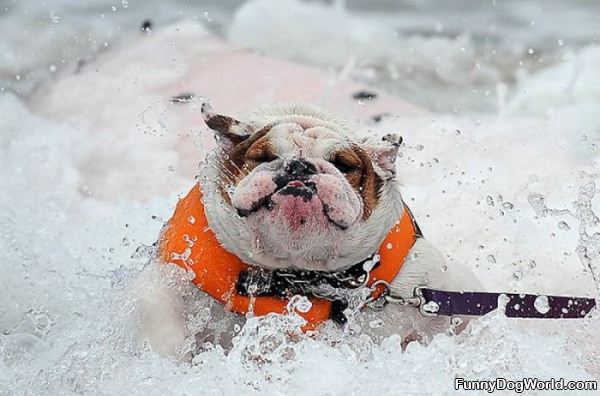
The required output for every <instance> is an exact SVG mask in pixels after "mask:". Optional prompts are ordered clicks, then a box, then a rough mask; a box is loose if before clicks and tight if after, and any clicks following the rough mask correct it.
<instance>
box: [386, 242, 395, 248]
mask: <svg viewBox="0 0 600 396" xmlns="http://www.w3.org/2000/svg"><path fill="white" fill-rule="evenodd" d="M385 247H386V249H387V250H392V248H393V247H394V245H392V243H391V242H388V243H387V245H385Z"/></svg>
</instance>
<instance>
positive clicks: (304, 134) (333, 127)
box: [201, 104, 402, 271]
mask: <svg viewBox="0 0 600 396" xmlns="http://www.w3.org/2000/svg"><path fill="white" fill-rule="evenodd" d="M202 112H203V115H204V119H205V122H206V124H207V125H208V127H209V128H210V129H212V130H213V131H214V132H215V134H216V139H217V142H218V149H217V150H216V151H215V152H214V153H213V155H211V156H209V157H208V159H207V163H206V165H207V166H206V168H208V171H207V172H204V180H203V181H202V183H201V184H202V185H203V191H205V190H208V195H207V191H205V201H206V202H205V207H206V208H207V217H208V220H209V224H210V225H211V228H213V230H214V231H215V233H216V235H217V237H218V238H219V240H220V242H221V243H222V244H223V245H224V246H225V248H227V249H228V250H230V251H232V252H233V253H235V254H236V255H237V256H238V257H240V258H241V259H242V260H244V261H246V262H248V263H250V264H254V265H258V266H262V267H265V268H271V269H276V268H298V269H306V270H322V271H333V270H338V269H341V268H344V267H347V266H350V265H353V264H356V263H357V262H359V261H361V260H363V259H365V258H366V257H368V256H369V255H370V254H372V253H374V252H375V251H376V250H377V248H378V245H379V243H381V241H382V240H383V238H384V237H385V235H386V234H387V232H388V231H389V229H390V228H391V227H392V226H393V224H394V223H395V222H396V221H397V220H398V217H399V215H400V213H401V211H402V202H401V199H400V196H399V193H398V190H397V185H396V180H395V164H394V161H395V158H396V155H397V151H398V147H399V145H400V143H401V139H399V138H397V137H396V136H395V135H387V136H386V137H384V138H383V140H379V141H369V140H358V139H356V138H355V137H354V136H353V134H352V132H351V131H350V130H349V129H348V128H347V127H345V126H344V124H343V123H341V122H340V121H336V120H335V119H333V118H332V117H330V116H328V115H324V114H322V113H319V112H317V111H315V110H312V109H307V108H304V107H298V106H287V107H281V108H271V109H266V110H262V111H258V112H256V113H254V114H253V115H252V116H251V119H250V120H249V121H248V122H247V123H244V122H241V121H238V120H236V119H234V118H231V117H228V116H224V115H220V114H215V113H213V112H212V111H211V109H210V108H209V106H208V105H206V104H205V105H203V106H202ZM204 184H208V185H209V186H212V188H210V187H209V188H208V189H207V188H204Z"/></svg>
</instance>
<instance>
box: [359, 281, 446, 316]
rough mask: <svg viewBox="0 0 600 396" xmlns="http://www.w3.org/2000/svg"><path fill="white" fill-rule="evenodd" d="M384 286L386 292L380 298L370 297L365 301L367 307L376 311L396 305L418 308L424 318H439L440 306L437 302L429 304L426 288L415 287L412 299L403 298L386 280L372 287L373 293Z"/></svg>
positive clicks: (375, 283) (377, 282)
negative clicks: (394, 292) (386, 306)
mask: <svg viewBox="0 0 600 396" xmlns="http://www.w3.org/2000/svg"><path fill="white" fill-rule="evenodd" d="M379 286H384V287H385V289H384V291H383V292H382V293H381V294H380V295H379V297H377V298H375V297H372V296H371V297H369V298H368V299H367V300H366V301H365V305H368V306H369V307H370V308H372V309H374V310H382V309H383V307H384V306H385V305H386V304H395V305H400V306H402V307H413V308H418V309H419V313H420V314H421V315H423V316H428V317H431V316H437V312H438V310H439V306H438V305H437V304H436V303H435V302H432V301H430V302H427V300H426V299H425V297H424V296H423V289H424V288H425V286H418V287H415V289H414V291H413V296H412V297H408V298H407V297H402V296H400V295H394V294H393V293H392V291H391V288H390V284H389V283H388V282H386V281H384V280H378V281H376V282H374V283H373V284H372V285H371V288H370V289H371V291H372V292H374V291H375V290H377V287H379Z"/></svg>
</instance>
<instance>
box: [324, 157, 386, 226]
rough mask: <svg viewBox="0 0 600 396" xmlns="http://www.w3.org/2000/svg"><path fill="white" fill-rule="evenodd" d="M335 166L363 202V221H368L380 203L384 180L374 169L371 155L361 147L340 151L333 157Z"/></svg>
mask: <svg viewBox="0 0 600 396" xmlns="http://www.w3.org/2000/svg"><path fill="white" fill-rule="evenodd" d="M332 162H333V163H334V165H336V167H337V168H338V169H340V170H341V171H342V172H343V173H344V175H345V176H346V180H348V183H350V185H351V186H352V188H354V190H355V191H356V192H357V193H358V194H360V196H361V197H362V200H363V205H364V209H363V216H362V218H363V220H367V219H368V218H369V216H371V213H373V210H374V209H375V207H376V206H377V203H378V202H379V189H380V188H381V185H382V182H383V181H382V180H381V178H380V177H379V175H378V174H377V173H376V172H375V169H373V163H372V162H371V157H369V154H368V153H367V152H366V151H365V150H364V149H362V148H360V147H359V146H356V145H354V146H352V147H350V148H347V149H344V150H340V151H338V152H337V153H335V155H334V157H333V161H332Z"/></svg>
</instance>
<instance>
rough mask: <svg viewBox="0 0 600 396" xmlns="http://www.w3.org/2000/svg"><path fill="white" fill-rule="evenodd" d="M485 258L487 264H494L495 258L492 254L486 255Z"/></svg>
mask: <svg viewBox="0 0 600 396" xmlns="http://www.w3.org/2000/svg"><path fill="white" fill-rule="evenodd" d="M486 258H487V261H488V263H490V264H496V257H494V255H493V254H488V255H487V257H486Z"/></svg>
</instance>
